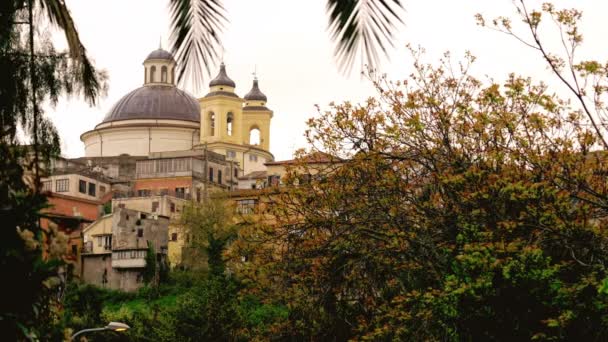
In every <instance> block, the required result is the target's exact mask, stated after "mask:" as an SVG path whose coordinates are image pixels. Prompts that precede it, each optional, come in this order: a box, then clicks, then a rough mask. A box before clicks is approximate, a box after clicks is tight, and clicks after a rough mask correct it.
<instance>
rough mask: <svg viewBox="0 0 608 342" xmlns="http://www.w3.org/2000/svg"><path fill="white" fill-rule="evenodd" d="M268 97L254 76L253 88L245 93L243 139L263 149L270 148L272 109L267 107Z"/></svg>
mask: <svg viewBox="0 0 608 342" xmlns="http://www.w3.org/2000/svg"><path fill="white" fill-rule="evenodd" d="M267 100H268V98H267V97H266V95H264V93H262V91H261V90H260V87H259V84H258V78H257V77H254V79H253V86H252V87H251V90H250V91H249V92H248V93H247V94H246V95H245V106H244V107H243V122H242V125H243V133H242V135H241V139H242V141H243V142H244V143H246V144H249V145H254V146H259V147H260V148H261V149H263V150H266V151H268V150H270V120H271V119H272V111H271V110H270V109H268V107H266V101H267Z"/></svg>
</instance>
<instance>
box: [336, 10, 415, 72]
mask: <svg viewBox="0 0 608 342" xmlns="http://www.w3.org/2000/svg"><path fill="white" fill-rule="evenodd" d="M402 9H403V5H402V3H401V0H328V1H327V11H328V13H329V30H330V35H331V38H332V40H333V41H334V42H335V44H336V48H335V52H334V54H335V56H336V58H337V60H338V64H339V66H340V68H341V69H342V71H346V72H348V71H350V70H351V69H352V67H353V64H354V62H355V61H356V60H357V57H358V56H359V55H361V58H362V60H363V62H364V63H365V64H367V65H369V66H370V67H375V66H377V65H378V64H379V62H380V58H381V54H380V53H382V55H384V56H387V50H388V48H389V47H393V46H394V31H395V29H396V28H397V25H398V24H402V23H403V20H402V19H401V17H400V12H401V10H402Z"/></svg>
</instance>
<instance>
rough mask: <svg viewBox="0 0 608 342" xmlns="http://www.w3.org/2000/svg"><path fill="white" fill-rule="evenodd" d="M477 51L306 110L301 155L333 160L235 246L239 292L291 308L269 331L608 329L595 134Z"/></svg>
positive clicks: (409, 336) (602, 194) (493, 335)
mask: <svg viewBox="0 0 608 342" xmlns="http://www.w3.org/2000/svg"><path fill="white" fill-rule="evenodd" d="M417 60H418V61H419V59H417ZM472 61H473V58H472V57H471V56H467V61H466V62H465V63H463V64H460V65H458V66H457V67H453V66H452V63H451V62H450V60H449V56H446V58H445V59H444V60H443V61H442V63H441V64H440V65H439V66H437V67H433V66H429V65H424V64H422V63H420V62H416V64H415V73H414V74H412V75H411V77H410V78H409V79H408V80H406V81H404V82H397V83H393V82H388V81H386V80H385V79H384V78H379V79H376V80H375V81H374V82H375V84H376V86H377V89H378V93H379V96H378V97H377V98H375V99H369V100H368V101H367V102H366V103H364V104H362V105H353V104H350V103H344V104H340V105H333V106H332V109H331V110H330V111H328V112H324V113H319V115H318V116H317V117H316V118H314V119H311V120H310V121H309V123H308V124H309V127H310V129H309V131H308V133H307V137H308V139H309V143H310V145H311V146H313V149H312V153H321V152H322V153H323V154H324V155H327V156H332V157H333V160H332V159H331V158H330V159H329V160H328V161H327V163H326V164H325V166H326V167H321V168H320V167H319V166H318V165H317V164H314V165H312V164H310V163H306V162H303V163H302V164H301V165H298V166H297V167H294V168H293V169H292V172H291V174H290V175H289V177H288V178H287V179H285V180H284V182H286V183H288V184H291V185H292V186H291V187H290V188H289V190H288V191H286V192H284V193H276V194H274V195H273V197H272V198H273V203H274V204H273V205H272V206H269V208H268V210H269V212H268V213H267V215H268V217H271V218H272V219H269V220H268V222H272V224H267V225H265V226H264V225H259V224H258V225H255V226H252V227H250V228H247V229H245V230H242V231H241V239H240V241H239V242H238V243H237V244H236V245H235V246H239V247H240V250H241V251H242V250H247V252H248V253H253V258H252V259H251V260H252V261H251V264H252V265H254V266H251V267H249V268H244V269H243V270H242V274H241V277H243V278H244V279H251V282H250V284H251V286H250V287H249V290H248V291H250V292H254V293H257V294H258V295H260V296H262V297H264V298H265V300H266V301H269V302H282V303H285V304H286V305H287V306H288V308H289V310H290V315H289V317H288V319H286V320H283V321H280V322H276V324H275V326H274V333H275V334H276V337H279V336H281V337H284V338H286V337H292V338H293V337H295V338H303V339H306V340H348V339H361V340H393V339H397V340H410V341H412V340H529V339H538V340H552V339H566V340H570V339H575V338H578V339H582V340H597V339H598V338H599V337H600V336H602V335H605V334H606V333H608V331H606V328H607V324H608V323H606V318H608V317H607V316H606V308H607V305H608V297H607V296H608V294H607V290H608V278H607V273H606V269H605V266H604V265H605V263H606V262H607V261H608V254H607V250H606V243H607V242H608V239H607V238H608V235H607V233H606V222H605V216H606V203H607V202H606V181H605V179H606V166H605V164H606V163H605V162H604V159H605V158H606V156H605V154H604V152H602V151H594V150H593V147H594V146H596V143H597V141H596V138H597V136H596V135H595V134H594V132H592V131H589V130H588V129H587V127H588V126H585V125H581V124H580V123H581V122H584V120H583V118H582V117H581V116H580V115H579V113H578V112H576V111H575V110H573V109H572V108H569V107H568V104H567V103H566V102H564V101H561V100H560V99H558V98H557V97H556V96H554V95H551V94H550V93H548V92H547V89H546V87H545V86H544V85H542V84H534V83H533V82H532V81H531V80H530V79H525V78H520V77H517V76H515V75H511V76H510V77H509V78H508V79H507V80H506V81H505V82H504V83H503V84H497V83H493V82H482V81H480V80H478V79H476V78H474V77H472V76H470V75H469V73H468V69H469V65H470V63H471V62H472ZM309 153H310V151H309ZM303 160H306V159H303ZM328 165H329V166H330V167H327V166H328ZM302 175H307V177H303V176H302ZM233 252H234V253H238V249H237V251H233Z"/></svg>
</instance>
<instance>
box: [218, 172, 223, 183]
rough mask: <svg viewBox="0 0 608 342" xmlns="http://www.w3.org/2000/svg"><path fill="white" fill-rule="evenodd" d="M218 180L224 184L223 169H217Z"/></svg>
mask: <svg viewBox="0 0 608 342" xmlns="http://www.w3.org/2000/svg"><path fill="white" fill-rule="evenodd" d="M217 182H218V184H222V170H217Z"/></svg>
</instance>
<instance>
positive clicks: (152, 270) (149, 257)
mask: <svg viewBox="0 0 608 342" xmlns="http://www.w3.org/2000/svg"><path fill="white" fill-rule="evenodd" d="M143 276H144V281H145V282H146V284H150V283H152V284H153V285H158V282H157V279H158V267H157V264H156V251H155V250H154V246H153V245H152V244H151V243H150V241H148V250H147V251H146V268H145V269H144V272H143Z"/></svg>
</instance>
